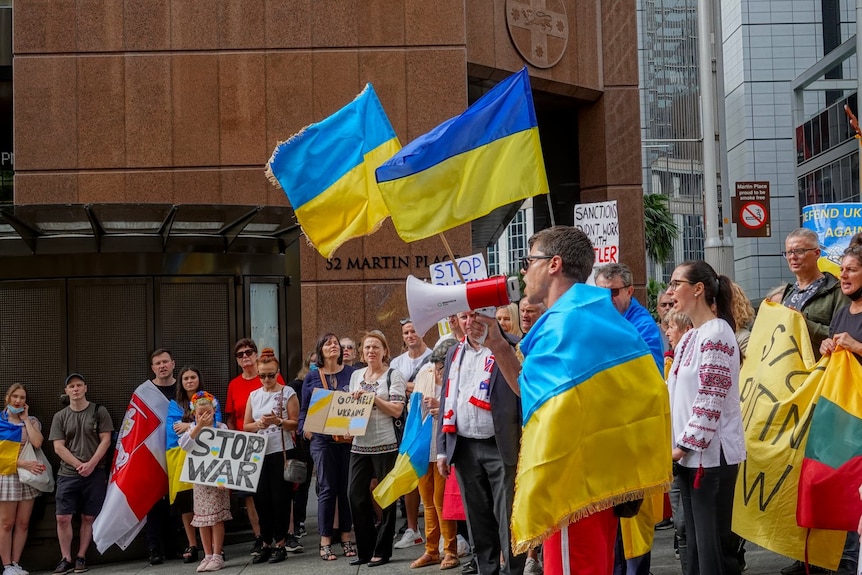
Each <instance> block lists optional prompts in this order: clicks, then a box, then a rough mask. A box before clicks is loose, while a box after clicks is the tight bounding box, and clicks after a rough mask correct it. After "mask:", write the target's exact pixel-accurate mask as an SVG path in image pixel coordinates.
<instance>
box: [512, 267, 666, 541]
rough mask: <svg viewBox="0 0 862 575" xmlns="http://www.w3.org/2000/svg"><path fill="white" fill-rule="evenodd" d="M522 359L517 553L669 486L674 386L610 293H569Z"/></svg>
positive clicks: (539, 326) (527, 340)
mask: <svg viewBox="0 0 862 575" xmlns="http://www.w3.org/2000/svg"><path fill="white" fill-rule="evenodd" d="M572 326H577V329H572ZM521 351H523V352H524V356H525V359H524V365H523V368H522V370H521V376H520V378H519V382H520V385H521V408H522V410H523V425H524V429H523V435H522V439H521V454H520V459H519V462H518V475H517V478H516V484H515V500H514V504H513V508H512V546H513V549H514V550H515V552H516V553H521V552H523V551H525V550H527V549H528V548H531V547H536V546H537V545H538V544H540V543H541V542H542V541H544V540H545V539H547V538H548V537H549V536H550V535H552V534H553V533H555V532H557V531H559V530H560V529H561V528H563V527H565V526H566V525H568V524H570V523H573V522H575V521H578V520H579V519H582V518H584V517H587V516H589V515H591V514H593V513H597V512H599V511H603V510H605V509H608V508H610V507H612V506H614V505H616V504H619V503H623V502H626V501H632V500H636V499H641V498H647V497H650V496H652V495H654V494H657V493H664V492H665V491H667V490H668V489H669V488H670V483H671V480H672V475H671V431H670V401H669V398H668V392H667V386H666V385H665V383H664V381H663V380H662V378H661V375H660V374H659V372H658V369H657V368H656V364H655V360H654V359H653V357H652V355H651V354H650V350H649V348H648V347H647V345H646V344H645V343H644V341H643V339H642V338H641V337H640V335H638V333H637V330H635V328H634V327H633V326H632V325H631V324H630V323H629V322H628V321H626V319H625V318H623V316H622V315H620V313H619V312H618V311H617V310H616V309H615V308H614V307H613V305H612V304H611V300H610V298H608V292H607V290H603V289H601V288H596V287H593V286H588V285H584V284H576V285H574V286H572V287H571V288H570V289H569V290H568V291H567V292H566V293H565V294H564V295H563V296H562V297H561V298H560V299H559V300H557V301H556V302H555V303H554V305H553V306H551V308H550V309H549V310H548V311H547V312H545V313H544V314H543V315H542V316H541V317H540V318H539V319H538V320H537V321H536V323H535V325H533V327H532V329H530V332H529V333H528V334H527V335H526V336H525V337H524V339H523V340H522V341H521Z"/></svg>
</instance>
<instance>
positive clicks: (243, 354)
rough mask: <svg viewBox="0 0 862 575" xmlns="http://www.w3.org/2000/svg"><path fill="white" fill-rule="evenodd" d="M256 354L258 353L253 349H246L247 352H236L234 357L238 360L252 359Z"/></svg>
mask: <svg viewBox="0 0 862 575" xmlns="http://www.w3.org/2000/svg"><path fill="white" fill-rule="evenodd" d="M256 353H257V352H256V351H255V350H253V349H245V350H242V351H238V352H236V353H235V354H234V355H235V356H236V358H237V359H239V358H241V357H251V356H253V355H254V354H256Z"/></svg>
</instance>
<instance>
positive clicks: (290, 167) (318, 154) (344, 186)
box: [266, 84, 401, 258]
mask: <svg viewBox="0 0 862 575" xmlns="http://www.w3.org/2000/svg"><path fill="white" fill-rule="evenodd" d="M400 148H401V144H400V143H399V142H398V137H397V136H396V135H395V130H393V129H392V125H391V124H390V123H389V118H387V117H386V113H385V112H384V111H383V106H382V105H381V104H380V100H378V99H377V94H375V92H374V88H372V87H371V84H367V85H366V86H365V89H364V90H363V91H362V93H360V94H359V96H357V97H356V99H355V100H353V102H351V103H350V104H348V105H347V106H345V107H343V108H342V109H340V110H338V111H337V112H335V113H334V114H333V115H331V116H329V117H328V118H326V119H325V120H323V121H321V122H317V123H315V124H311V125H310V126H307V127H306V128H303V130H302V131H300V132H299V133H298V134H295V135H294V136H292V137H291V138H290V139H289V140H287V141H286V142H280V143H279V144H278V146H277V147H276V148H275V151H273V153H272V157H271V158H270V159H269V162H268V164H267V170H266V174H267V177H268V178H269V179H270V181H272V182H273V183H274V184H277V185H278V186H280V187H281V188H282V189H283V190H284V192H285V193H286V194H287V198H288V200H290V205H291V206H293V211H294V212H295V213H296V219H297V220H299V224H300V225H301V226H302V230H303V231H304V232H305V235H306V236H307V237H308V239H309V241H310V242H311V244H312V245H313V246H314V247H315V248H316V249H317V251H318V252H320V254H321V255H322V256H323V257H325V258H329V257H331V256H332V254H333V253H334V252H335V250H336V249H338V247H339V246H340V245H341V244H343V243H344V242H346V241H347V240H349V239H352V238H357V237H360V236H364V235H367V234H370V233H373V232H375V231H377V229H378V228H379V227H380V225H381V224H382V223H383V220H384V219H386V216H388V215H389V212H388V211H387V209H386V205H385V204H384V203H383V198H382V197H381V196H380V190H379V189H378V188H377V182H376V181H375V179H374V170H375V169H376V168H377V167H378V166H379V165H380V164H382V163H383V162H384V161H385V160H386V159H387V158H389V157H390V156H392V154H394V153H395V152H397V151H398V150H399V149H400Z"/></svg>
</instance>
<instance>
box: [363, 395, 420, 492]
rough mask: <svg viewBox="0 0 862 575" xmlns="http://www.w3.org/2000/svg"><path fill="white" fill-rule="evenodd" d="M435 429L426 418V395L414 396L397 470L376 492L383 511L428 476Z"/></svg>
mask: <svg viewBox="0 0 862 575" xmlns="http://www.w3.org/2000/svg"><path fill="white" fill-rule="evenodd" d="M433 428H434V420H433V418H432V417H431V416H430V415H428V416H426V417H425V418H424V419H423V418H422V394H421V393H416V392H414V393H412V394H411V395H410V411H409V412H408V413H407V423H405V426H404V436H403V438H402V439H401V447H399V448H398V458H397V459H396V460H395V467H393V468H392V471H390V472H389V473H388V474H387V475H386V477H384V478H383V481H381V482H380V483H378V484H377V487H375V488H374V491H373V492H372V495H374V500H375V501H377V504H378V505H379V506H380V507H381V508H383V509H386V508H387V507H389V506H390V505H392V504H393V503H395V502H396V501H398V498H399V497H401V496H402V495H406V494H408V493H410V492H411V491H413V490H414V489H416V487H417V486H418V485H419V478H420V477H422V476H423V475H425V474H426V473H427V472H428V463H429V461H428V460H429V458H430V457H431V441H432V437H431V432H432V430H433Z"/></svg>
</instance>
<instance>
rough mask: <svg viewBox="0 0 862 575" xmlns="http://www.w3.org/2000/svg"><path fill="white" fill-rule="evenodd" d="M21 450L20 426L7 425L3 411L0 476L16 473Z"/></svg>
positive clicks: (0, 429)
mask: <svg viewBox="0 0 862 575" xmlns="http://www.w3.org/2000/svg"><path fill="white" fill-rule="evenodd" d="M20 450H21V426H19V425H15V424H12V423H9V420H8V419H6V412H5V411H4V412H3V414H2V416H0V475H13V474H17V473H18V452H19V451H20Z"/></svg>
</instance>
